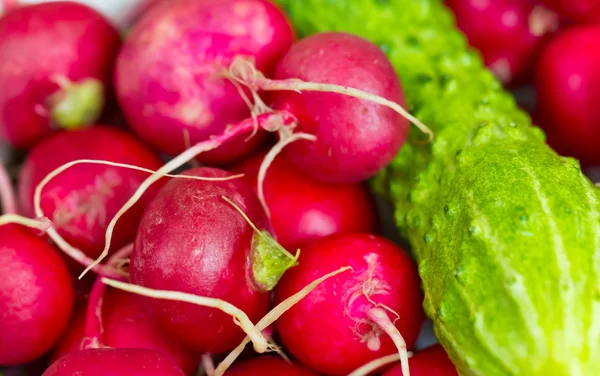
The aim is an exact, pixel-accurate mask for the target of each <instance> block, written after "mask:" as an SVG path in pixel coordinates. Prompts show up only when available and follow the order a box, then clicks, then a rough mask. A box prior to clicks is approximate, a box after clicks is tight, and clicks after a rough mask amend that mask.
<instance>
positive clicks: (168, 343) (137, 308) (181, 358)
mask: <svg viewBox="0 0 600 376" xmlns="http://www.w3.org/2000/svg"><path fill="white" fill-rule="evenodd" d="M141 299H143V298H142V297H140V296H139V295H135V294H130V293H127V292H123V291H121V290H115V289H110V290H109V291H108V292H107V293H106V295H105V297H104V299H103V304H102V329H103V331H102V335H101V340H102V344H103V345H104V346H108V347H115V348H145V349H151V350H156V351H159V352H162V353H164V354H167V355H169V356H170V357H171V358H173V360H175V361H176V363H177V364H178V365H179V366H180V367H181V369H182V370H184V372H185V374H186V375H194V374H195V372H196V370H197V368H198V364H199V362H200V361H199V359H200V357H199V356H197V357H196V356H194V354H192V353H190V352H189V351H186V350H184V349H183V348H181V346H180V345H178V344H175V343H173V341H172V340H170V339H169V338H167V337H166V336H164V335H163V334H162V333H161V332H160V331H158V329H157V328H156V326H155V325H154V323H152V321H151V320H150V317H149V315H147V314H146V312H145V310H144V309H143V302H142V301H141ZM85 328H86V311H85V310H81V311H80V312H77V314H76V315H74V317H73V319H72V321H71V324H70V325H69V330H68V331H67V332H66V333H65V334H64V336H63V338H62V339H61V341H60V342H59V345H58V346H57V347H56V349H55V350H54V352H53V354H52V361H56V360H58V359H59V358H61V357H62V356H64V355H66V354H68V353H70V352H73V351H77V350H80V349H82V345H85V344H87V343H89V341H84V337H85V336H86V335H85ZM82 342H83V343H82Z"/></svg>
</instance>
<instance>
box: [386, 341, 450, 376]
mask: <svg viewBox="0 0 600 376" xmlns="http://www.w3.org/2000/svg"><path fill="white" fill-rule="evenodd" d="M408 364H409V365H410V374H411V376H458V372H457V371H456V367H454V364H452V362H451V361H450V359H448V354H446V351H445V350H444V348H443V347H442V346H440V345H434V346H431V347H429V348H427V349H425V350H421V351H419V352H417V353H416V354H415V355H414V356H413V357H412V358H410V360H409V361H408ZM383 376H402V368H401V367H400V364H398V365H397V366H395V367H394V368H392V369H390V370H389V371H387V372H385V373H384V374H383Z"/></svg>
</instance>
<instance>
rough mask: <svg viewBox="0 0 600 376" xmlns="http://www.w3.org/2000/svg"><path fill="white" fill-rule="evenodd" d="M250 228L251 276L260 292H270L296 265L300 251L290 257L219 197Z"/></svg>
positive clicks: (268, 235)
mask: <svg viewBox="0 0 600 376" xmlns="http://www.w3.org/2000/svg"><path fill="white" fill-rule="evenodd" d="M221 198H222V199H223V200H225V201H226V202H227V203H228V204H229V205H231V206H232V207H233V208H234V209H235V210H236V211H237V212H238V213H240V215H241V216H242V218H244V220H245V221H246V222H247V223H248V224H249V225H250V227H252V229H253V230H254V232H255V234H256V235H255V237H254V238H253V240H252V255H251V259H252V274H253V276H254V280H255V282H256V283H257V284H258V286H259V288H260V289H261V290H262V291H271V290H272V289H273V288H274V287H275V285H277V282H279V279H280V278H281V277H282V276H283V273H285V272H286V270H288V269H289V268H291V267H293V266H295V265H297V263H298V257H300V250H298V251H297V252H296V255H295V256H294V255H292V254H291V253H289V252H288V251H287V250H286V249H285V248H283V247H282V246H281V245H280V244H279V243H277V241H276V240H275V239H274V238H273V237H272V236H271V234H269V232H268V231H266V230H259V229H258V228H257V227H256V225H255V224H254V223H252V221H251V220H250V218H248V216H247V215H246V213H244V211H243V210H242V209H241V208H240V207H239V206H238V205H236V204H235V203H234V202H233V201H231V200H230V199H228V198H227V197H225V196H221Z"/></svg>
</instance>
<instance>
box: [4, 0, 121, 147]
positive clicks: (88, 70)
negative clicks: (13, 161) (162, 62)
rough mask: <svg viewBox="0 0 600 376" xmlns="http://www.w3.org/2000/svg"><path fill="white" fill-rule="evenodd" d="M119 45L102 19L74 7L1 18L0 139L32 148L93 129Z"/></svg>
mask: <svg viewBox="0 0 600 376" xmlns="http://www.w3.org/2000/svg"><path fill="white" fill-rule="evenodd" d="M119 45H120V36H119V34H118V33H117V31H116V30H115V29H114V28H113V27H112V26H111V25H110V24H109V23H108V22H107V21H106V20H105V19H104V18H103V17H102V16H101V15H100V14H98V13H97V12H96V11H94V10H92V9H90V8H88V7H86V6H83V5H80V4H76V3H72V2H67V1H60V2H53V3H46V4H38V5H32V6H30V7H23V8H19V9H16V10H14V11H11V12H9V13H8V14H7V15H5V16H4V17H2V18H1V19H0V87H2V91H1V92H0V139H2V140H4V141H6V142H8V143H10V144H12V145H13V146H16V147H19V148H27V147H31V146H32V145H33V144H34V143H36V142H38V141H39V140H40V139H42V138H43V137H45V136H47V135H48V134H49V133H50V132H51V131H52V130H53V129H60V128H65V129H73V128H77V127H80V126H82V125H85V124H91V123H93V122H94V121H95V120H96V119H97V118H98V116H99V115H100V113H101V112H102V109H103V106H104V101H105V95H106V94H107V92H108V89H109V82H110V77H111V75H112V65H113V63H114V60H115V58H116V54H117V51H118V48H119ZM15 109H18V110H17V111H16V110H15Z"/></svg>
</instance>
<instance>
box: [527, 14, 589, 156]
mask: <svg viewBox="0 0 600 376" xmlns="http://www.w3.org/2000/svg"><path fill="white" fill-rule="evenodd" d="M598 43H600V26H583V27H578V28H573V29H569V30H565V31H564V32H563V33H561V34H560V35H559V36H558V37H556V39H554V40H553V41H552V42H550V43H549V44H548V46H547V47H546V48H545V49H544V51H543V53H542V55H541V57H540V61H539V65H538V66H537V69H536V72H537V74H536V89H537V92H538V113H539V116H540V121H541V125H542V127H543V128H544V130H545V131H546V133H547V135H548V141H549V143H550V145H551V146H552V147H554V148H555V149H556V150H557V151H558V152H559V153H560V154H562V155H568V156H572V157H576V158H578V159H580V160H581V162H582V163H583V164H586V165H593V164H598V163H600V153H599V152H598V145H599V144H600V111H598V106H597V104H598V102H599V101H600V71H599V70H598V66H600V51H598V49H597V48H596V46H597V45H598Z"/></svg>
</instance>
